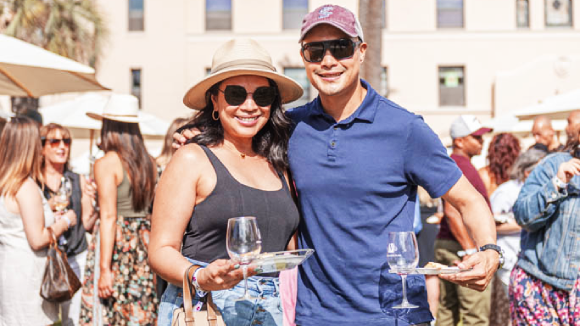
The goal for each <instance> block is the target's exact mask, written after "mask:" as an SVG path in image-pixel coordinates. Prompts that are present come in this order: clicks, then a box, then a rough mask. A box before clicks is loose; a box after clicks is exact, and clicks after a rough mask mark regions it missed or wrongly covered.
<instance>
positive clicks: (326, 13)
mask: <svg viewBox="0 0 580 326" xmlns="http://www.w3.org/2000/svg"><path fill="white" fill-rule="evenodd" d="M333 9H334V8H333V7H332V6H327V7H322V9H320V11H319V12H318V19H323V18H328V17H330V15H332V10H333Z"/></svg>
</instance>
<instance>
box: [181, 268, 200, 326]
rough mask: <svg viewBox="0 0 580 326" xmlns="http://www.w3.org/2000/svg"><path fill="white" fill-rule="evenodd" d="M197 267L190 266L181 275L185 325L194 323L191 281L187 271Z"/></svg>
mask: <svg viewBox="0 0 580 326" xmlns="http://www.w3.org/2000/svg"><path fill="white" fill-rule="evenodd" d="M194 267H199V266H196V265H191V266H189V267H188V268H187V269H186V270H185V274H184V275H183V310H185V324H186V325H187V324H189V323H191V324H192V325H193V323H194V322H195V318H194V317H193V307H192V306H191V279H190V278H189V271H190V270H191V269H192V268H194Z"/></svg>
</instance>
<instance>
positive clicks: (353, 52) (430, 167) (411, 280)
mask: <svg viewBox="0 0 580 326" xmlns="http://www.w3.org/2000/svg"><path fill="white" fill-rule="evenodd" d="M300 43H301V51H300V55H301V56H302V59H303V62H304V66H305V69H306V73H307V76H308V79H309V80H310V82H311V83H312V85H313V86H314V87H315V88H316V89H317V90H318V92H319V96H318V97H317V98H316V99H315V100H314V101H312V102H310V103H308V104H306V105H304V106H302V107H298V108H295V109H291V110H288V111H287V115H288V116H289V117H290V118H291V119H292V120H293V122H294V125H293V129H292V136H291V138H290V142H289V145H288V159H289V162H290V169H291V171H292V174H293V177H294V181H295V184H296V189H297V191H298V195H299V201H300V203H299V204H300V210H301V213H302V221H301V225H300V228H299V234H298V242H299V245H300V247H301V248H313V249H315V250H316V252H315V253H314V255H313V257H311V258H309V259H307V260H306V261H305V262H304V263H303V264H302V265H301V266H300V269H299V277H298V298H297V305H296V324H297V325H316V326H319V325H333V326H352V325H365V326H379V325H380V326H384V325H399V326H405V325H422V324H425V325H426V324H428V323H429V322H430V321H432V320H433V316H432V315H431V312H430V311H429V306H428V303H427V294H426V291H425V280H424V278H423V276H422V275H410V276H409V277H408V279H407V285H408V286H407V288H408V290H407V292H408V294H407V296H408V299H409V301H410V303H411V304H414V305H417V306H418V307H417V308H415V309H395V308H394V306H395V305H397V304H399V303H400V302H401V300H402V283H401V278H400V277H399V276H398V275H397V274H393V273H389V266H388V264H387V261H386V255H387V238H388V235H389V232H393V231H412V230H413V217H414V213H415V200H416V194H417V186H422V187H423V188H425V189H426V190H427V191H428V192H429V193H430V195H431V197H433V198H438V197H443V198H444V199H445V200H446V201H448V202H449V203H452V204H453V205H454V206H455V207H456V208H457V210H458V211H459V213H460V214H461V216H462V217H463V221H464V223H465V225H466V227H467V230H468V231H470V234H471V236H472V237H473V240H474V242H475V244H477V245H478V246H481V249H482V250H481V252H478V253H475V254H473V255H471V256H470V257H469V259H467V260H466V261H464V262H462V263H461V264H459V268H461V269H470V268H472V270H470V271H465V272H462V273H458V274H449V275H441V278H443V279H446V280H450V281H452V282H455V283H458V284H460V285H463V286H467V287H470V288H472V289H475V290H478V291H483V290H484V289H485V288H486V287H487V285H488V284H489V282H490V280H491V278H492V276H493V274H494V273H495V271H496V270H497V268H498V266H499V257H500V253H499V250H498V251H496V249H497V248H495V247H490V246H495V242H496V238H495V224H494V222H493V218H492V215H491V212H490V210H489V207H488V206H487V203H486V201H485V200H484V198H483V197H482V196H481V195H480V194H479V193H478V192H477V190H475V189H474V188H473V186H471V184H470V183H469V181H468V180H467V179H466V178H465V177H464V176H463V175H462V173H461V170H459V168H458V167H457V165H456V164H455V162H454V161H453V160H452V159H451V158H450V157H449V156H448V155H447V151H446V149H445V147H444V146H443V145H442V144H441V141H440V140H439V138H438V137H437V135H436V134H435V133H434V132H433V131H432V130H431V129H430V128H429V126H427V124H426V123H425V122H424V121H423V119H422V118H421V117H420V116H417V115H415V114H413V113H411V112H408V111H407V110H405V109H403V108H401V107H400V106H398V105H397V104H395V103H393V102H391V101H389V100H388V99H386V98H384V97H382V96H380V95H379V94H378V93H377V92H376V91H375V90H374V89H373V88H372V87H371V86H370V85H369V84H368V83H367V82H366V81H364V80H362V79H360V76H359V72H360V65H361V64H362V63H363V61H364V56H365V51H366V49H367V44H366V43H365V42H364V36H363V33H362V29H361V28H360V24H359V23H358V20H357V19H356V17H355V16H354V14H353V13H352V12H350V11H349V10H348V9H345V8H343V7H340V6H336V5H324V6H321V7H319V8H317V9H315V10H314V11H313V12H311V13H309V14H308V15H306V16H305V18H304V20H303V23H302V30H301V35H300ZM186 135H187V133H186ZM190 136H192V135H191V134H190ZM175 138H176V140H177V141H178V142H183V141H184V140H185V138H184V137H182V136H181V135H179V134H176V135H175ZM488 249H491V250H488Z"/></svg>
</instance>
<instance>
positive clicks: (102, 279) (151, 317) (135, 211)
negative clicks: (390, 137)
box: [81, 94, 158, 325]
mask: <svg viewBox="0 0 580 326" xmlns="http://www.w3.org/2000/svg"><path fill="white" fill-rule="evenodd" d="M138 112H139V103H138V100H137V98H136V97H134V96H132V95H119V94H113V95H112V96H111V98H110V99H109V101H108V102H107V105H106V106H105V108H104V109H103V113H102V114H97V113H87V115H88V116H89V117H91V118H94V119H97V120H102V121H103V125H102V127H101V144H100V147H101V149H102V150H103V151H104V152H105V156H103V157H102V158H100V159H98V160H97V161H96V162H95V167H94V171H95V172H94V173H95V181H96V183H97V194H98V202H99V207H100V228H99V235H97V236H95V237H94V241H93V242H92V243H91V246H90V247H89V253H88V257H87V269H86V271H85V281H84V284H83V300H82V309H81V325H85V324H90V325H93V324H95V322H96V324H105V325H154V324H155V320H156V318H157V303H158V301H157V296H156V294H155V287H154V282H153V279H154V275H153V273H152V272H151V270H150V268H149V265H148V264H147V247H148V244H149V232H150V229H151V224H150V221H149V208H150V205H151V202H152V200H153V194H154V189H155V182H156V180H157V172H156V168H155V161H154V159H153V158H152V157H151V156H150V155H149V154H148V153H147V150H146V149H145V144H144V142H143V137H142V135H141V131H140V130H139V124H138V122H139V117H138ZM98 241H100V245H99V242H98ZM95 251H96V252H95ZM99 251H100V253H99ZM95 282H96V284H97V286H96V287H95V286H94V285H95ZM97 294H98V298H101V299H103V300H100V301H101V303H102V305H101V304H99V303H98V302H99V299H98V298H97ZM100 308H102V309H100ZM99 310H101V311H99Z"/></svg>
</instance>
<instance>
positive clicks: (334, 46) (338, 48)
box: [302, 38, 360, 62]
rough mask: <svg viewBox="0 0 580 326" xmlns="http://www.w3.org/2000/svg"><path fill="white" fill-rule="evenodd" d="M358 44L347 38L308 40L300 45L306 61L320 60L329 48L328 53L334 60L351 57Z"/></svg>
mask: <svg viewBox="0 0 580 326" xmlns="http://www.w3.org/2000/svg"><path fill="white" fill-rule="evenodd" d="M359 44H360V42H355V41H353V40H351V39H348V38H341V39H338V40H330V41H322V42H310V43H306V44H303V45H302V55H303V56H304V60H306V61H308V62H321V61H322V59H324V56H325V55H326V51H327V50H330V54H332V56H333V57H334V58H335V59H336V60H342V59H347V58H351V57H352V56H353V55H354V50H355V49H356V47H357V46H358V45H359Z"/></svg>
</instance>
